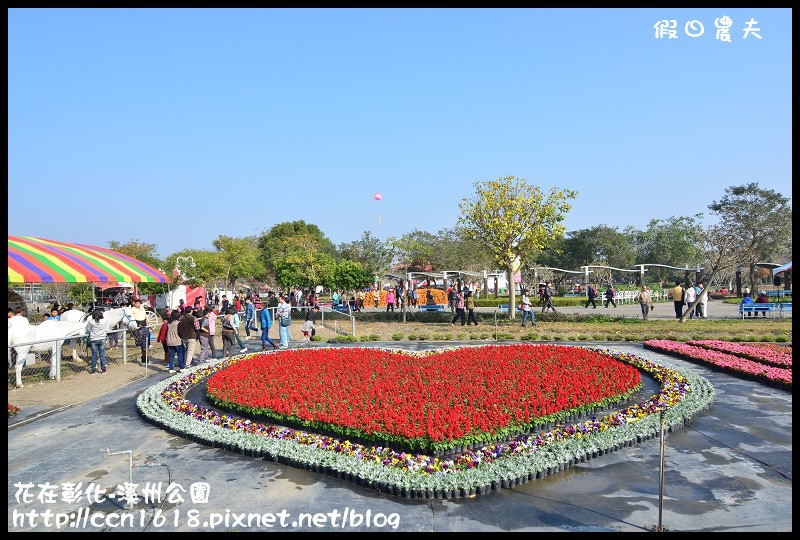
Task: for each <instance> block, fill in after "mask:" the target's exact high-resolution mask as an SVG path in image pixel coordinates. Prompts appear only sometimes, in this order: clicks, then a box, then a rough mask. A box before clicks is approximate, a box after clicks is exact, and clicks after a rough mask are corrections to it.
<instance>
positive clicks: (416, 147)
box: [8, 8, 792, 257]
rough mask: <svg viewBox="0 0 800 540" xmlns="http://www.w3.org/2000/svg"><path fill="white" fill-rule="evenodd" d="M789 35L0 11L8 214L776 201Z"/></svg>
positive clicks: (620, 14)
mask: <svg viewBox="0 0 800 540" xmlns="http://www.w3.org/2000/svg"><path fill="white" fill-rule="evenodd" d="M725 16H727V17H729V18H730V19H731V20H732V21H733V24H732V26H731V30H730V33H731V41H730V42H723V41H719V40H717V39H715V27H714V23H715V19H719V18H722V17H725ZM751 19H754V20H755V21H757V24H755V25H753V26H754V27H757V28H758V29H759V32H758V34H759V35H760V36H761V37H762V39H757V38H755V37H754V36H753V35H752V34H751V35H750V36H749V37H748V38H747V39H744V38H743V34H744V28H745V27H746V26H747V25H746V23H747V21H750V20H751ZM660 20H675V21H676V22H677V35H678V38H677V39H656V37H655V33H656V30H655V29H654V25H655V24H656V23H657V22H658V21H660ZM692 20H697V21H699V22H701V23H702V24H703V26H704V29H705V32H704V34H703V35H701V36H699V37H694V38H692V37H689V36H688V35H687V33H686V32H685V25H686V23H687V22H689V21H692ZM690 32H695V31H694V30H691V29H690ZM791 42H792V18H791V10H790V9H756V8H742V9H723V8H713V9H669V8H654V9H577V8H571V9H252V10H251V9H9V10H8V195H9V203H8V210H9V213H8V216H9V217H8V228H9V234H14V235H20V236H38V237H43V238H48V239H53V240H60V241H66V242H77V243H87V244H93V245H98V246H103V247H107V246H108V242H109V241H111V240H116V241H119V242H123V243H124V242H127V241H129V240H133V239H135V240H138V241H141V242H146V243H152V244H155V245H156V246H157V247H158V255H160V256H161V257H166V256H168V255H170V254H172V253H174V252H177V251H179V250H182V249H187V248H192V249H206V250H213V246H212V244H211V242H212V241H213V240H214V239H215V238H217V236H219V235H228V236H235V237H243V236H248V235H254V234H259V233H261V232H264V231H266V230H268V229H269V228H270V227H272V226H273V225H275V224H277V223H282V222H285V221H294V220H301V219H302V220H304V221H306V222H307V223H313V224H316V225H317V226H319V227H320V229H321V230H322V231H323V232H324V233H325V234H326V236H327V237H328V238H330V239H331V240H332V241H333V242H334V243H336V244H340V243H342V242H352V241H354V240H358V239H359V238H361V236H362V234H363V232H364V231H370V232H371V233H372V234H373V235H375V236H377V237H378V238H381V239H386V238H387V237H389V236H395V237H399V236H402V235H403V234H405V233H407V232H410V231H411V230H413V229H415V228H419V229H424V230H428V231H430V232H434V233H435V232H437V231H439V230H441V229H443V228H450V227H453V226H454V225H455V224H456V221H457V219H458V217H459V215H460V211H459V208H458V205H459V202H461V200H462V199H464V198H470V197H472V195H473V194H474V184H475V183H476V182H482V181H485V180H492V179H496V178H499V177H503V176H507V175H512V176H516V177H518V178H525V179H526V180H527V181H528V182H529V183H530V184H533V185H537V186H539V187H541V189H542V190H543V191H545V192H546V191H548V190H549V189H550V188H551V187H558V188H569V189H574V190H576V191H578V197H577V199H575V200H574V201H573V208H572V210H571V211H570V213H569V214H568V215H567V218H566V220H565V222H564V223H565V226H566V228H567V230H568V231H572V230H578V229H585V228H590V227H594V226H596V225H601V224H603V225H607V226H609V227H615V228H618V229H619V230H620V231H621V230H623V229H624V228H625V227H627V226H632V227H635V228H637V229H644V228H646V226H647V223H648V222H649V221H650V220H651V219H667V218H669V217H671V216H682V215H684V216H690V215H694V214H697V213H704V214H706V216H707V220H706V222H707V223H711V222H713V221H715V219H714V218H713V217H712V216H711V215H710V214H709V212H708V208H707V207H708V204H710V203H711V202H712V201H715V200H719V199H720V198H722V196H723V195H724V190H725V188H727V187H730V186H733V185H741V184H745V183H750V182H757V183H759V184H760V185H761V187H763V188H765V189H772V190H775V191H778V192H781V193H783V194H784V195H785V196H788V197H791V184H790V182H791V176H792V161H791V147H792V124H791V117H792V101H791V93H792V79H791V76H792V71H791V68H792V56H791ZM376 192H379V193H381V194H382V196H383V198H382V200H380V201H376V200H375V199H374V198H373V194H374V193H376ZM379 217H380V219H379ZM379 223H380V225H379Z"/></svg>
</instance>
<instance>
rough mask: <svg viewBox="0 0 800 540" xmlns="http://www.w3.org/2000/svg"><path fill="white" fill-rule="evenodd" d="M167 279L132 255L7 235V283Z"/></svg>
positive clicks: (149, 281) (139, 281)
mask: <svg viewBox="0 0 800 540" xmlns="http://www.w3.org/2000/svg"><path fill="white" fill-rule="evenodd" d="M109 281H129V282H134V283H168V282H169V278H168V277H167V276H166V275H164V273H163V272H161V271H160V270H157V269H155V268H153V267H152V266H150V265H148V264H145V263H143V262H142V261H139V260H137V259H134V258H133V257H130V256H128V255H125V254H123V253H119V252H117V251H112V250H110V249H106V248H101V247H96V246H89V245H86V244H67V243H65V242H57V241H55V240H45V239H43V238H34V237H31V236H9V237H8V282H9V283H80V282H88V283H105V282H109Z"/></svg>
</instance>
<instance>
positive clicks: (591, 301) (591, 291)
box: [586, 284, 597, 309]
mask: <svg viewBox="0 0 800 540" xmlns="http://www.w3.org/2000/svg"><path fill="white" fill-rule="evenodd" d="M586 294H587V295H588V296H589V300H587V301H586V309H589V304H591V305H592V306H594V309H597V304H596V303H595V300H594V299H595V297H596V296H597V289H595V288H594V286H593V285H591V284H590V285H589V286H588V287H587V288H586Z"/></svg>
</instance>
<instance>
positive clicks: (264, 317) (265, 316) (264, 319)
mask: <svg viewBox="0 0 800 540" xmlns="http://www.w3.org/2000/svg"><path fill="white" fill-rule="evenodd" d="M260 319H261V350H262V351H266V350H267V343H269V344H270V345H272V350H275V349H277V348H278V346H277V345H276V344H275V342H274V341H272V340H271V339H270V338H269V329H270V328H272V315H271V314H270V312H269V308H268V307H267V306H264V307H263V308H262V309H261V317H260Z"/></svg>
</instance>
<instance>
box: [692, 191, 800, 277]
mask: <svg viewBox="0 0 800 540" xmlns="http://www.w3.org/2000/svg"><path fill="white" fill-rule="evenodd" d="M708 208H709V209H710V210H711V211H712V212H713V213H715V214H717V215H718V216H719V218H720V226H721V227H722V230H723V231H724V232H725V233H726V234H728V235H730V236H731V237H733V238H735V239H736V240H737V241H738V244H739V249H738V255H739V264H741V265H743V266H746V267H747V270H748V277H749V280H750V290H752V291H754V290H756V289H757V286H756V268H757V267H756V264H757V263H759V262H766V261H767V260H770V259H771V256H772V255H773V254H780V253H783V252H785V251H786V249H787V247H788V246H790V245H791V242H792V206H791V204H790V203H789V199H788V198H786V197H784V196H783V195H781V194H780V193H778V192H776V191H773V190H771V189H762V188H760V187H759V186H758V184H757V183H755V182H751V183H749V184H745V185H741V186H731V187H729V188H727V189H726V190H725V195H724V196H723V197H722V199H720V200H719V201H714V202H712V203H711V204H710V205H708Z"/></svg>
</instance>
